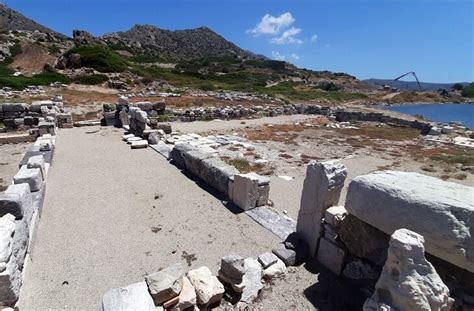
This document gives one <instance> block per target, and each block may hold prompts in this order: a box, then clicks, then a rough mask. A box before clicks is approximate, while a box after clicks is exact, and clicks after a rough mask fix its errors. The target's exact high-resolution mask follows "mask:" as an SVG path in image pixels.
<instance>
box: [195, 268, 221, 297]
mask: <svg viewBox="0 0 474 311" xmlns="http://www.w3.org/2000/svg"><path fill="white" fill-rule="evenodd" d="M188 278H189V281H190V282H191V284H192V285H193V287H194V289H195V290H196V296H197V303H198V305H201V306H209V305H213V304H216V303H218V302H220V300H221V299H222V295H223V294H224V286H223V285H222V284H221V282H219V280H218V279H217V277H216V276H214V275H212V273H211V270H209V268H208V267H205V266H203V267H200V268H198V269H195V270H191V271H189V272H188Z"/></svg>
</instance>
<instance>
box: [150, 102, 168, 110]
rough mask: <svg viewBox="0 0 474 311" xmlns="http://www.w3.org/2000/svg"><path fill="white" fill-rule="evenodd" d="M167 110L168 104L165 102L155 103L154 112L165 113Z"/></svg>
mask: <svg viewBox="0 0 474 311" xmlns="http://www.w3.org/2000/svg"><path fill="white" fill-rule="evenodd" d="M165 109H166V103H165V102H155V103H153V110H156V111H163V110H165Z"/></svg>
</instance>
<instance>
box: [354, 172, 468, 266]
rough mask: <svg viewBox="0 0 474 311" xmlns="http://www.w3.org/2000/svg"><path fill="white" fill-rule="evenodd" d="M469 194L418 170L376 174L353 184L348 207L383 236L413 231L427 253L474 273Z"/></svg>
mask: <svg viewBox="0 0 474 311" xmlns="http://www.w3.org/2000/svg"><path fill="white" fill-rule="evenodd" d="M473 193H474V188H473V187H467V186H463V185H459V184H455V183H450V182H445V181H442V180H439V179H437V178H433V177H429V176H425V175H421V174H417V173H405V172H395V171H383V172H374V173H371V174H367V175H364V176H359V177H357V178H355V179H354V180H353V181H352V182H351V184H350V185H349V190H348V194H347V199H346V209H347V211H348V212H349V213H350V214H352V215H354V216H356V217H357V218H359V219H360V220H362V221H364V222H366V223H368V224H370V225H372V226H374V227H376V228H378V229H380V230H381V231H383V232H385V233H387V234H392V233H393V232H395V230H397V229H400V228H407V229H410V230H416V232H418V233H419V234H421V235H423V236H424V238H425V240H426V251H427V252H428V253H430V254H432V255H435V256H437V257H439V258H441V259H444V260H446V261H448V262H451V263H453V264H455V265H457V266H459V267H461V268H463V269H466V270H468V271H470V272H474V232H473V228H474V195H473Z"/></svg>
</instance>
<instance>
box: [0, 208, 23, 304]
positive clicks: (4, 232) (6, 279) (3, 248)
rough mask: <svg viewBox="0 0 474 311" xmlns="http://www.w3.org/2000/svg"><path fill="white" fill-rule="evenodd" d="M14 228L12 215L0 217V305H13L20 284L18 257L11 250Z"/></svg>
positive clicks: (18, 292) (13, 245) (13, 243)
mask: <svg viewBox="0 0 474 311" xmlns="http://www.w3.org/2000/svg"><path fill="white" fill-rule="evenodd" d="M15 228H16V225H15V217H14V216H13V215H11V214H7V215H4V216H3V217H1V218H0V306H1V305H4V306H11V307H13V305H14V304H15V302H16V301H17V300H18V296H19V294H20V287H21V284H22V278H21V270H20V266H19V264H18V258H17V257H15V254H14V252H13V251H14V248H15V242H14V238H15V234H16V233H15ZM17 249H18V248H17ZM17 253H18V252H17Z"/></svg>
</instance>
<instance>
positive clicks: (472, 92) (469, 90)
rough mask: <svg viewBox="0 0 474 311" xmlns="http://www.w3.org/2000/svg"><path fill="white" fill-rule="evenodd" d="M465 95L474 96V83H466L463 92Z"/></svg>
mask: <svg viewBox="0 0 474 311" xmlns="http://www.w3.org/2000/svg"><path fill="white" fill-rule="evenodd" d="M461 95H462V96H464V97H469V98H474V83H471V84H469V85H466V86H465V87H464V88H463V89H462V92H461Z"/></svg>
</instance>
